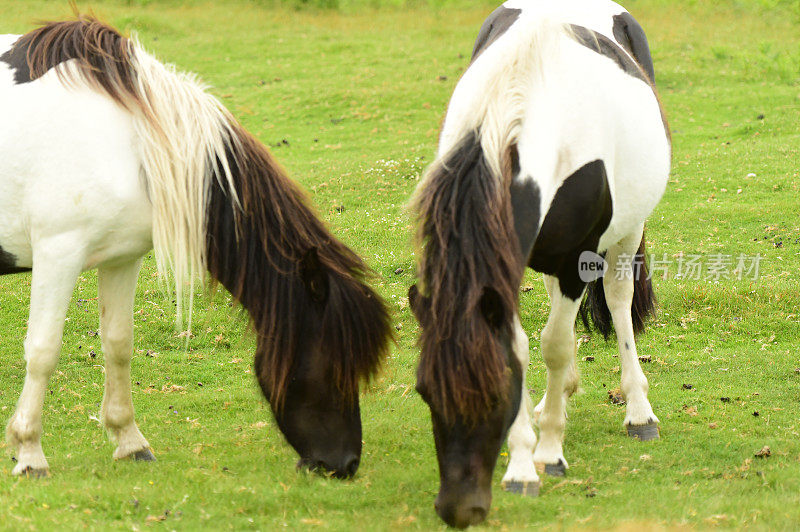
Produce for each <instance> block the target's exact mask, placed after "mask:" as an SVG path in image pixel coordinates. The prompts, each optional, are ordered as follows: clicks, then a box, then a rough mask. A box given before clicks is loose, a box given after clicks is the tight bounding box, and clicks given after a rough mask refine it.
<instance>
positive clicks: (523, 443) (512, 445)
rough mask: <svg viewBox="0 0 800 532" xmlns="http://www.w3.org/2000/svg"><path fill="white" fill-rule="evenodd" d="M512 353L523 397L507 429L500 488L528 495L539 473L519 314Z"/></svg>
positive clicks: (535, 488) (526, 355)
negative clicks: (506, 454)
mask: <svg viewBox="0 0 800 532" xmlns="http://www.w3.org/2000/svg"><path fill="white" fill-rule="evenodd" d="M514 354H516V356H517V360H519V364H520V368H521V370H522V390H521V393H522V400H521V401H520V403H519V410H518V411H517V417H516V418H515V419H514V423H512V424H511V428H510V429H509V431H508V455H509V459H508V469H506V474H505V475H504V476H503V489H505V490H506V491H510V492H513V493H521V494H523V495H528V496H530V497H535V496H536V495H538V494H539V475H538V474H537V473H536V467H535V466H534V464H533V449H534V448H535V447H536V433H535V432H533V425H531V416H530V406H531V399H530V396H529V395H528V390H527V387H526V386H525V373H526V371H527V369H528V361H529V359H530V355H529V352H528V337H527V336H526V334H525V330H524V329H523V328H522V324H521V323H520V322H519V316H515V317H514Z"/></svg>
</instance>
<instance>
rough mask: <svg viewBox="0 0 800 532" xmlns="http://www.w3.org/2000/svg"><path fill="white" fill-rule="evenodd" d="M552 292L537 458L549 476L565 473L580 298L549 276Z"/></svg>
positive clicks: (544, 345) (544, 335)
mask: <svg viewBox="0 0 800 532" xmlns="http://www.w3.org/2000/svg"><path fill="white" fill-rule="evenodd" d="M545 282H546V283H547V284H548V292H549V294H550V305H551V308H550V316H549V317H548V318H547V324H546V325H545V327H544V329H543V330H542V357H543V358H544V362H545V365H546V366H547V391H546V393H545V398H544V405H543V406H544V408H543V409H542V413H541V416H540V417H539V445H537V446H536V452H535V453H534V455H533V460H534V462H536V463H537V464H543V465H544V471H545V473H547V474H548V475H553V476H563V475H564V474H565V473H566V469H567V467H569V465H568V464H567V460H566V459H565V458H564V450H563V447H562V442H563V439H564V428H565V426H566V420H567V416H566V399H567V395H566V394H565V393H564V391H565V390H566V389H567V388H568V384H569V383H570V380H571V379H573V378H574V369H572V367H573V366H574V364H575V355H576V350H577V345H576V343H575V317H576V316H577V315H578V308H579V307H580V298H578V299H577V300H573V299H570V298H569V297H566V296H564V295H563V294H562V293H561V290H560V289H559V286H558V280H557V279H556V278H553V277H549V276H547V277H546V278H545Z"/></svg>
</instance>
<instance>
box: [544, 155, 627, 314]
mask: <svg viewBox="0 0 800 532" xmlns="http://www.w3.org/2000/svg"><path fill="white" fill-rule="evenodd" d="M612 213H613V206H612V202H611V192H610V190H609V188H608V178H607V176H606V167H605V164H604V163H603V161H601V160H599V159H598V160H596V161H592V162H590V163H587V164H586V165H584V166H583V167H582V168H580V169H579V170H578V171H576V172H575V173H574V174H572V175H571V176H569V177H568V178H567V179H565V180H564V182H563V183H562V184H561V186H560V187H559V189H558V190H557V191H556V195H555V197H554V198H553V202H552V203H551V204H550V209H549V210H548V211H547V216H545V218H544V221H543V222H542V228H541V230H540V231H539V235H538V237H537V238H536V243H535V244H534V246H533V253H532V254H531V255H530V258H529V260H528V265H529V266H530V267H531V268H533V269H534V270H536V271H538V272H542V273H545V274H547V275H552V276H554V277H557V278H558V282H559V286H560V288H561V293H563V294H564V295H565V296H567V297H569V298H570V299H573V300H578V299H580V297H581V295H582V294H583V289H584V286H585V285H586V283H584V282H583V281H581V279H580V277H579V275H578V258H579V257H580V254H581V253H583V252H584V251H597V244H598V242H599V241H600V236H601V235H602V234H603V233H604V232H605V230H606V229H607V228H608V224H609V223H610V222H611V215H612Z"/></svg>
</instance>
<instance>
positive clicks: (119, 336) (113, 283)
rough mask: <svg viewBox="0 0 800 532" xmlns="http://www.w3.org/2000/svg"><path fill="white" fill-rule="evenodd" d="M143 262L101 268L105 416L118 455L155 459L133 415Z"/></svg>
mask: <svg viewBox="0 0 800 532" xmlns="http://www.w3.org/2000/svg"><path fill="white" fill-rule="evenodd" d="M140 266H141V261H140V260H137V261H134V262H131V263H129V264H125V265H122V266H115V267H113V268H111V267H102V268H99V269H98V270H97V285H98V295H99V297H100V337H101V341H102V344H103V352H104V353H105V357H106V382H105V392H104V394H103V407H102V418H103V423H104V424H105V426H106V428H107V429H108V431H109V432H110V433H111V436H112V438H113V439H114V440H115V441H116V442H117V449H116V450H115V451H114V458H115V459H120V458H128V457H132V458H134V459H136V460H147V461H152V460H155V457H154V456H153V453H152V452H151V451H150V445H149V444H148V443H147V440H146V439H145V438H144V436H142V433H141V432H139V427H137V426H136V422H135V421H134V418H133V399H132V397H131V354H132V352H133V300H134V295H135V292H136V281H137V279H138V276H139V267H140Z"/></svg>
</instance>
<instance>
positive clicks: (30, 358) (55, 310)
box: [6, 239, 83, 477]
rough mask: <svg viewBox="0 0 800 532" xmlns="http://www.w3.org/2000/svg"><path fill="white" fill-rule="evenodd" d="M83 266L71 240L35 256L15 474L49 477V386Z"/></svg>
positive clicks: (13, 440)
mask: <svg viewBox="0 0 800 532" xmlns="http://www.w3.org/2000/svg"><path fill="white" fill-rule="evenodd" d="M82 265H83V256H82V255H81V254H80V253H77V252H76V249H75V243H74V241H71V240H60V239H51V240H49V241H45V242H40V243H39V244H38V245H37V247H36V249H34V253H33V272H32V276H31V304H30V313H29V316H28V334H27V336H26V337H25V361H26V371H25V383H24V384H23V387H22V393H21V394H20V396H19V401H18V402H17V408H16V410H15V412H14V415H13V416H12V417H11V420H10V421H9V422H8V426H7V427H6V438H7V440H8V442H9V443H10V444H11V446H12V447H16V449H17V456H16V458H17V465H16V466H15V467H14V470H13V471H12V473H13V474H14V475H27V476H32V477H43V476H47V475H48V473H49V470H48V464H47V459H46V458H45V456H44V452H43V451H42V443H41V436H42V405H43V403H44V395H45V391H46V390H47V383H48V381H49V380H50V376H51V375H52V373H53V371H54V370H55V368H56V364H57V363H58V355H59V353H60V352H61V341H62V336H63V332H64V318H65V317H66V314H67V308H68V307H69V301H70V298H71V297H72V290H73V288H74V287H75V281H76V280H77V278H78V274H79V273H80V271H81V266H82Z"/></svg>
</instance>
